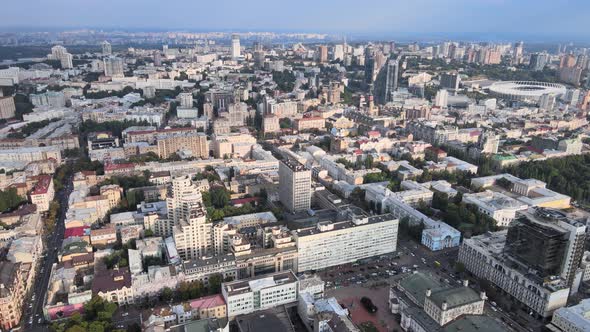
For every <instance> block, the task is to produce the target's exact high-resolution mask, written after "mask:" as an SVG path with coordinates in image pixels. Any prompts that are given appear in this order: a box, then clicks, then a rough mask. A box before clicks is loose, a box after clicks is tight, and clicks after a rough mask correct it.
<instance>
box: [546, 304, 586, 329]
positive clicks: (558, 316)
mask: <svg viewBox="0 0 590 332" xmlns="http://www.w3.org/2000/svg"><path fill="white" fill-rule="evenodd" d="M589 315H590V299H585V300H582V301H581V302H580V303H579V304H577V305H574V306H571V307H566V308H559V309H557V310H555V312H554V313H553V318H552V319H551V323H550V324H549V325H548V326H547V328H548V329H549V330H550V331H555V332H558V331H559V332H586V331H590V319H588V316H589Z"/></svg>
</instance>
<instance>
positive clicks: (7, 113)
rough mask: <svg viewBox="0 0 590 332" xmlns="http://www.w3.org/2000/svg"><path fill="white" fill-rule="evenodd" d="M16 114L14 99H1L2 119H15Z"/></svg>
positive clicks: (0, 112) (0, 117)
mask: <svg viewBox="0 0 590 332" xmlns="http://www.w3.org/2000/svg"><path fill="white" fill-rule="evenodd" d="M15 113H16V105H15V103H14V98H13V97H12V96H10V97H0V119H10V118H14V114H15Z"/></svg>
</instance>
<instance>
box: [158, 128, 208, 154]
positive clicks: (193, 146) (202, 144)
mask: <svg viewBox="0 0 590 332" xmlns="http://www.w3.org/2000/svg"><path fill="white" fill-rule="evenodd" d="M156 140H157V145H158V156H160V158H168V157H170V155H172V154H174V153H182V154H183V155H187V156H191V157H196V158H207V157H209V142H208V141H207V135H205V133H199V132H178V133H170V134H165V135H159V136H158V137H157V138H156Z"/></svg>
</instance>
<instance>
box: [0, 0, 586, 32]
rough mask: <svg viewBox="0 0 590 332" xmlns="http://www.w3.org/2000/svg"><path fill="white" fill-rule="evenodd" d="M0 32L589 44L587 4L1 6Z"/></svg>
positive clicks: (49, 2)
mask: <svg viewBox="0 0 590 332" xmlns="http://www.w3.org/2000/svg"><path fill="white" fill-rule="evenodd" d="M0 2H1V4H0V9H1V10H0V26H3V27H15V26H16V27H26V28H34V27H60V28H61V27H95V28H96V27H104V28H158V29H164V30H175V29H176V30H177V29H185V30H236V31H237V30H240V31H243V30H258V31H260V30H265V31H308V32H316V31H317V32H329V33H377V32H378V33H384V34H385V33H387V34H393V35H411V34H422V35H427V34H446V33H467V34H476V33H477V34H479V33H482V34H492V35H494V34H499V35H511V34H518V35H530V36H539V37H543V36H547V37H550V36H552V37H571V38H578V39H579V38H582V39H586V40H590V20H589V19H590V0H571V1H568V0H403V1H402V0H354V1H353V0H340V1H334V0H250V1H238V0H206V1H203V0H24V1H14V0H1V1H0Z"/></svg>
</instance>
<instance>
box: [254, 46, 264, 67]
mask: <svg viewBox="0 0 590 332" xmlns="http://www.w3.org/2000/svg"><path fill="white" fill-rule="evenodd" d="M253 57H254V66H255V67H256V68H263V67H264V60H265V54H264V48H263V47H262V44H260V43H259V42H255V43H254V55H253Z"/></svg>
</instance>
